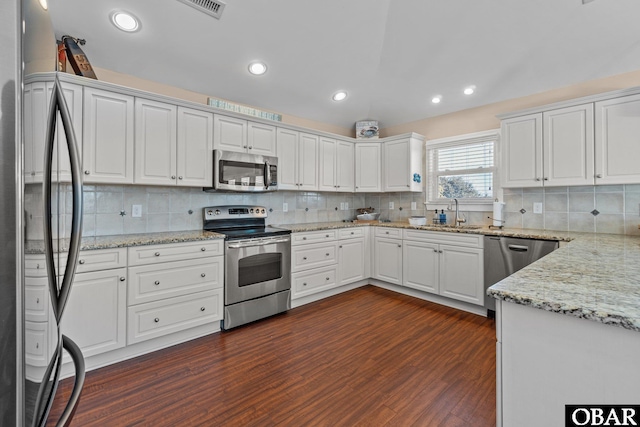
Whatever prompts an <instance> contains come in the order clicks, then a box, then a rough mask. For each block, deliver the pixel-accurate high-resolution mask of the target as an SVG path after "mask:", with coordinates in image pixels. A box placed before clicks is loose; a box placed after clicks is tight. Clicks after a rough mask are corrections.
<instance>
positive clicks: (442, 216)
mask: <svg viewBox="0 0 640 427" xmlns="http://www.w3.org/2000/svg"><path fill="white" fill-rule="evenodd" d="M436 212H437V210H436ZM446 223H447V214H445V213H444V209H442V210H441V211H440V224H442V225H445V224H446Z"/></svg>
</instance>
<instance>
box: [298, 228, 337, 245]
mask: <svg viewBox="0 0 640 427" xmlns="http://www.w3.org/2000/svg"><path fill="white" fill-rule="evenodd" d="M337 234H338V233H337V230H322V231H311V232H307V233H293V234H292V235H291V246H295V245H302V244H306V243H318V242H330V241H332V240H335V239H336V236H337Z"/></svg>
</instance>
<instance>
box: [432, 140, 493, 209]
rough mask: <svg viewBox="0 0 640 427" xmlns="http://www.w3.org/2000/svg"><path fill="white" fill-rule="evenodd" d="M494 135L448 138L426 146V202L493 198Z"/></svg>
mask: <svg viewBox="0 0 640 427" xmlns="http://www.w3.org/2000/svg"><path fill="white" fill-rule="evenodd" d="M496 139H497V135H494V134H492V135H490V136H487V137H483V138H462V137H461V139H459V140H455V139H453V140H451V139H449V140H448V141H447V143H446V144H438V145H434V146H432V147H430V149H429V155H428V163H429V164H428V165H427V170H428V171H429V201H431V202H438V201H442V200H443V199H453V198H456V199H466V200H467V201H471V200H476V201H487V200H492V199H493V186H494V178H495V176H494V175H495V160H494V159H495V148H496V141H495V140H496Z"/></svg>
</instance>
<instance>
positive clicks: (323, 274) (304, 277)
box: [291, 265, 338, 298]
mask: <svg viewBox="0 0 640 427" xmlns="http://www.w3.org/2000/svg"><path fill="white" fill-rule="evenodd" d="M337 276H338V268H337V266H335V265H334V266H330V267H322V268H314V269H312V270H308V271H303V272H299V273H293V274H292V275H291V298H299V297H303V296H305V295H310V294H314V293H317V292H322V291H324V290H327V289H331V288H333V287H335V286H336V285H337V279H336V278H337Z"/></svg>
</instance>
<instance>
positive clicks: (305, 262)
mask: <svg viewBox="0 0 640 427" xmlns="http://www.w3.org/2000/svg"><path fill="white" fill-rule="evenodd" d="M337 249H338V244H337V243H316V244H313V245H303V246H294V247H293V248H291V271H300V270H307V269H309V268H316V267H323V266H325V265H331V264H335V263H336V262H337V257H336V253H337V252H338V250H337Z"/></svg>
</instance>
